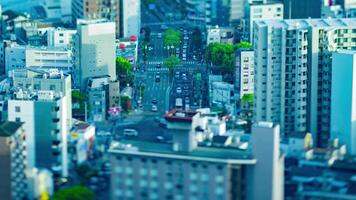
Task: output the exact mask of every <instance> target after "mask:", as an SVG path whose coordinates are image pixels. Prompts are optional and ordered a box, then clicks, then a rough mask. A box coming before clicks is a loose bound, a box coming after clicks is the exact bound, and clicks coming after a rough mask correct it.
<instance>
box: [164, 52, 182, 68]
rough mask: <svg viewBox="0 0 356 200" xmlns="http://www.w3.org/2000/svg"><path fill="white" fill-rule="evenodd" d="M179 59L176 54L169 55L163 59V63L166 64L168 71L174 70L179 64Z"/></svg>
mask: <svg viewBox="0 0 356 200" xmlns="http://www.w3.org/2000/svg"><path fill="white" fill-rule="evenodd" d="M180 62H181V61H180V59H179V58H177V57H176V56H170V57H168V58H167V59H165V60H164V61H163V65H164V66H166V67H167V68H168V69H169V70H170V71H172V70H174V68H175V67H176V66H177V65H179V64H180Z"/></svg>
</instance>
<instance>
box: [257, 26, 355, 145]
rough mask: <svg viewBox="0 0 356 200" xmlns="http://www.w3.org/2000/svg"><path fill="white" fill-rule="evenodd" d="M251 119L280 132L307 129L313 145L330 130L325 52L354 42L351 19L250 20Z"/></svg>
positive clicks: (322, 142)
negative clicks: (272, 124)
mask: <svg viewBox="0 0 356 200" xmlns="http://www.w3.org/2000/svg"><path fill="white" fill-rule="evenodd" d="M255 24H256V26H255V28H254V29H255V30H254V45H253V46H254V50H255V111H256V112H255V113H256V115H255V119H256V120H257V121H261V120H263V121H272V122H275V123H279V124H280V125H281V130H282V134H285V135H288V134H290V133H295V132H306V131H309V132H311V133H312V134H313V137H314V141H316V143H317V145H318V146H325V145H327V141H328V140H329V134H330V104H331V101H330V98H331V93H330V92H331V72H332V71H331V70H332V67H331V63H332V58H331V54H332V52H333V51H336V50H337V49H355V48H356V38H355V37H356V23H355V20H353V19H305V20H264V21H258V22H256V23H255Z"/></svg>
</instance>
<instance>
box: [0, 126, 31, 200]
mask: <svg viewBox="0 0 356 200" xmlns="http://www.w3.org/2000/svg"><path fill="white" fill-rule="evenodd" d="M25 145H26V136H25V132H24V129H23V123H21V122H9V121H2V122H0V167H1V170H0V177H1V179H0V196H1V199H6V200H10V199H13V200H22V199H26V197H27V192H28V190H27V189H28V188H27V182H26V181H27V180H26V175H25V170H26V167H27V165H26V152H27V151H26V146H25Z"/></svg>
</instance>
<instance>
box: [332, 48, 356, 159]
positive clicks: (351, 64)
mask: <svg viewBox="0 0 356 200" xmlns="http://www.w3.org/2000/svg"><path fill="white" fill-rule="evenodd" d="M330 129H331V138H338V139H339V140H340V142H341V143H343V144H346V148H347V153H348V154H351V155H356V51H347V50H339V51H337V52H336V53H333V57H332V80H331V114H330Z"/></svg>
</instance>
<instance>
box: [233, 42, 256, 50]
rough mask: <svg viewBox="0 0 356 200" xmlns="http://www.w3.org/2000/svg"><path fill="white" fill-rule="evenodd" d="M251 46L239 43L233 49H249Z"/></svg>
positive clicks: (246, 43)
mask: <svg viewBox="0 0 356 200" xmlns="http://www.w3.org/2000/svg"><path fill="white" fill-rule="evenodd" d="M251 47H252V44H251V43H249V42H240V43H237V44H234V49H235V50H236V49H240V48H251Z"/></svg>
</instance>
